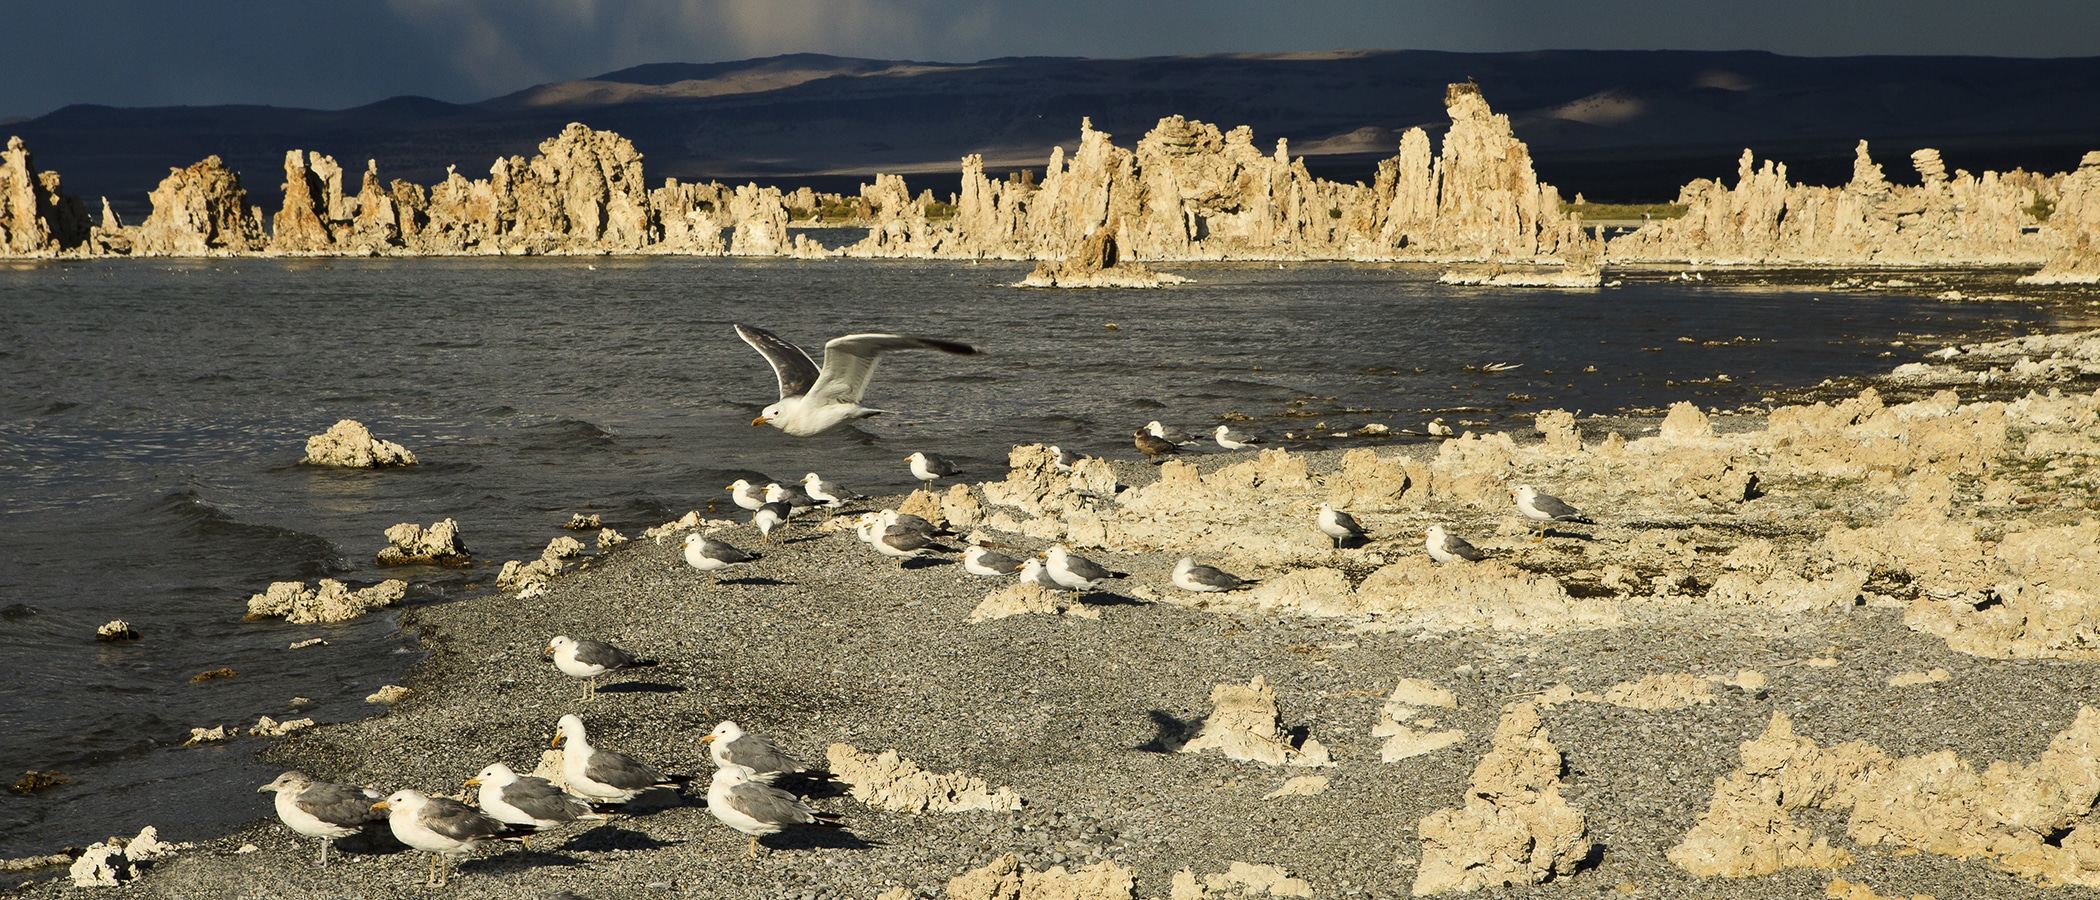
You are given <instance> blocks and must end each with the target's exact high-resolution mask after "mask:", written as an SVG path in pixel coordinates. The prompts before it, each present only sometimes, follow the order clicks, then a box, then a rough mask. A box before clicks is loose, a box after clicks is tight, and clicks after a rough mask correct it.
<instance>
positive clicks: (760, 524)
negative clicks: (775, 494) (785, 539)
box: [751, 502, 795, 543]
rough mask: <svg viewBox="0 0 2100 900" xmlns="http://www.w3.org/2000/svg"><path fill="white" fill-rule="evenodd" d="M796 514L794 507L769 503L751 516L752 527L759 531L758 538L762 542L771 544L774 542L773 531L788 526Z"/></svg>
mask: <svg viewBox="0 0 2100 900" xmlns="http://www.w3.org/2000/svg"><path fill="white" fill-rule="evenodd" d="M794 514H795V508H794V507H792V506H789V505H787V504H785V503H778V502H769V503H766V504H765V505H763V506H760V507H759V508H758V511H757V512H754V513H752V514H751V526H752V527H754V528H757V529H758V536H759V538H760V539H761V540H764V541H766V542H767V543H771V542H772V540H773V529H775V528H779V527H780V526H782V525H786V524H787V522H788V519H789V518H790V517H792V516H794Z"/></svg>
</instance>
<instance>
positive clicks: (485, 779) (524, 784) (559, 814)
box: [466, 763, 605, 847]
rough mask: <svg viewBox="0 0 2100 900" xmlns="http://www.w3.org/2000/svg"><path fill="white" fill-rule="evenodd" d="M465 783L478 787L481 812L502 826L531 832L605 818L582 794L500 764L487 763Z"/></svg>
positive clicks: (477, 798) (477, 795)
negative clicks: (596, 811) (513, 826)
mask: <svg viewBox="0 0 2100 900" xmlns="http://www.w3.org/2000/svg"><path fill="white" fill-rule="evenodd" d="M466 786H467V787H479V788H480V789H481V790H480V792H479V793H477V794H476V795H475V800H476V802H478V803H480V804H481V811H482V812H485V813H488V814H489V816H491V817H492V818H494V819H495V820H496V821H498V822H502V823H503V824H505V825H516V826H518V827H521V828H530V829H532V830H533V832H534V833H538V832H542V831H546V830H547V829H549V828H553V827H555V826H557V825H560V824H561V823H563V822H573V821H576V820H577V819H603V818H605V817H604V816H601V815H597V814H594V813H592V812H591V804H590V803H589V802H587V801H585V800H584V799H583V798H582V797H578V796H576V795H574V794H571V793H569V792H567V791H564V790H562V789H561V788H558V787H555V786H554V782H551V781H548V780H547V779H545V778H540V777H537V776H533V775H519V774H518V773H517V772H515V771H513V770H512V769H511V767H509V766H507V765H504V764H502V763H489V765H488V768H485V769H482V770H481V773H480V774H478V775H475V776H474V777H472V778H469V779H467V783H466ZM521 842H522V841H521ZM526 846H528V847H530V846H531V845H530V844H527V845H526Z"/></svg>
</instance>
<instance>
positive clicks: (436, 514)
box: [0, 258, 2054, 857]
mask: <svg viewBox="0 0 2100 900" xmlns="http://www.w3.org/2000/svg"><path fill="white" fill-rule="evenodd" d="M1169 268H1171V269H1173V270H1174V271H1177V272H1181V273H1184V274H1188V275H1190V276H1192V277H1194V278H1196V279H1198V281H1197V283H1195V284H1191V285H1186V286H1182V287H1177V288H1174V289H1171V290H1165V291H1131V292H1103V291H1066V292H1046V291H1025V290H1018V289H1013V288H1009V287H1005V286H1004V285H1005V284H1006V283H1009V282H1012V281H1015V280H1018V278H1019V277H1020V276H1021V275H1022V274H1025V271H1026V266H1025V265H1023V264H1015V263H1001V264H986V265H972V264H968V263H955V262H925V261H907V262H873V261H845V260H822V261H783V260H754V261H744V260H732V259H688V258H644V259H588V260H587V259H552V260H549V259H426V260H313V261H308V260H195V261H165V260H134V261H100V262H94V263H85V262H81V263H37V264H22V265H17V266H13V267H7V268H0V385H4V386H5V387H4V389H0V563H4V564H0V733H4V734H5V735H6V736H7V738H6V740H5V741H0V775H4V776H5V780H6V781H12V780H13V779H14V778H15V777H18V776H17V774H16V773H20V772H23V771H25V770H29V769H37V770H42V769H50V768H56V769H59V770H62V771H64V772H65V773H66V774H67V775H69V776H70V777H71V778H72V779H73V781H72V783H71V784H69V785H66V786H63V787H57V788H51V789H46V790H42V791H38V792H36V793H34V794H31V795H28V796H22V795H16V794H11V793H0V857H11V856H19V855H26V854H29V853H40V852H49V851H52V850H54V849H56V848H58V847H61V846H64V845H75V846H82V845H85V844H87V843H88V842H90V841H93V840H96V839H99V838H101V837H104V836H107V835H110V834H117V833H126V834H128V833H131V832H135V831H137V830H138V828H139V827H141V826H143V825H147V824H153V825H157V826H159V827H160V829H161V832H162V834H163V836H164V837H168V838H171V839H177V840H181V839H193V838H198V837H203V836H208V835H210V834H213V833H215V832H218V831H222V830H224V829H225V828H226V827H228V826H231V825H233V824H237V823H239V822H243V821H248V820H252V819H256V818H262V817H267V816H269V815H270V808H269V804H268V802H267V798H264V797H260V796H259V795H257V794H255V793H254V788H255V786H256V785H258V784H260V783H262V782H264V781H267V780H268V779H269V778H271V777H272V776H273V775H274V774H275V772H274V770H273V769H272V768H271V767H267V766H264V765H263V764H261V763H258V762H256V761H255V760H254V758H253V757H254V753H255V751H256V750H257V749H258V748H259V747H260V746H262V745H261V743H260V742H259V741H258V740H256V739H253V738H245V737H244V738H241V739H238V740H235V741H232V742H228V743H224V744H213V745H205V746H200V747H191V748H183V747H180V746H179V745H180V744H181V743H182V740H183V739H184V738H185V737H186V736H187V735H188V733H189V729H190V728H192V727H196V726H213V725H239V726H241V727H243V728H244V729H245V728H246V727H247V726H249V725H252V724H253V723H254V722H255V720H256V718H257V717H258V716H260V715H270V716H272V717H275V718H280V719H282V718H288V717H293V716H304V715H312V716H314V717H316V718H318V719H319V720H321V721H324V722H326V721H339V720H342V719H347V718H354V717H357V716H361V715H366V714H369V713H370V712H371V711H372V710H373V707H370V706H367V705H366V704H365V703H363V697H364V696H365V695H366V694H368V693H370V692H371V691H372V690H374V689H375V688H377V687H378V686H379V685H381V684H383V683H386V682H389V681H396V680H399V679H400V678H401V677H402V675H403V673H404V672H405V671H406V669H407V668H408V667H409V666H410V665H412V664H413V663H414V661H415V660H416V659H417V658H418V657H417V653H418V650H417V644H416V640H415V639H414V638H413V637H412V636H409V635H404V634H401V633H399V632H398V631H397V630H396V628H395V625H394V620H393V616H392V615H391V614H387V613H382V614H378V615H373V616H369V617H367V618H365V619H362V620H358V621H355V622H351V623H347V624H342V625H333V626H318V625H303V626H301V625H287V624H284V623H283V622H280V621H262V622H244V621H242V620H241V615H242V613H243V612H244V600H245V598H246V597H247V596H248V595H249V594H251V593H254V592H257V591H260V590H262V589H263V588H265V587H266V586H268V584H269V583H270V582H272V581H280V580H306V581H312V580H313V579H315V578H318V577H323V576H330V577H339V578H343V579H345V580H347V581H350V582H351V583H352V585H353V586H362V585H364V584H368V583H371V582H374V581H377V580H379V579H381V578H384V577H401V578H405V579H407V580H408V581H410V582H411V583H412V584H414V585H415V587H414V588H413V589H412V592H411V599H410V602H417V603H420V602H440V601H442V600H444V599H446V598H452V597H458V596H462V595H464V594H467V593H471V592H473V591H476V590H486V589H487V587H486V586H487V585H488V583H489V582H490V581H492V580H493V575H494V572H495V571H496V569H497V568H498V567H500V565H501V564H502V562H503V561H504V560H506V559H530V558H533V557H536V556H537V555H538V554H539V551H540V549H541V548H542V547H544V546H545V545H546V543H547V542H548V541H549V540H550V539H552V538H554V537H556V536H558V535H561V534H564V533H566V532H564V531H563V530H561V528H560V526H561V525H562V524H564V523H566V522H567V521H568V519H569V517H570V515H571V514H573V513H586V514H589V513H596V514H598V515H600V516H602V517H603V518H604V520H605V522H606V524H608V525H611V526H613V527H615V528H618V529H619V530H621V531H622V532H625V533H627V534H628V535H630V536H633V535H635V534H637V533H638V532H640V531H641V530H642V529H643V528H646V527H649V526H652V525H656V524H659V523H662V522H664V521H667V520H669V519H673V518H676V517H677V516H679V515H681V514H683V513H684V512H685V511H686V510H689V509H694V508H701V509H705V508H706V507H707V505H708V504H709V503H711V502H717V503H720V504H721V505H722V507H723V508H724V509H729V508H730V507H729V506H728V504H727V503H726V501H724V500H723V497H724V492H723V491H722V490H721V488H722V486H723V485H725V484H727V483H729V482H730V481H732V480H734V479H736V478H739V477H745V478H753V479H759V478H767V479H778V480H791V479H799V478H800V477H801V475H802V474H803V473H804V472H808V471H812V470H814V471H818V472H822V473H824V474H825V475H826V476H827V477H831V478H835V479H836V480H838V481H840V482H842V483H844V484H846V485H848V486H850V487H852V488H854V489H856V490H859V491H861V492H863V493H887V492H893V491H902V490H906V489H908V488H909V487H911V486H912V480H911V477H910V475H909V474H908V472H907V471H906V469H905V464H904V462H903V460H902V457H903V456H904V455H905V454H907V453H910V452H911V451H913V450H918V449H930V450H935V451H937V452H940V453H943V454H945V455H948V456H950V457H951V458H953V459H955V460H956V461H957V462H959V463H960V464H961V465H962V466H963V467H964V468H965V469H966V470H968V472H969V474H970V475H971V477H972V478H973V479H976V480H981V479H983V478H988V477H996V476H997V475H998V474H999V473H1001V472H1002V471H1003V468H1004V463H1005V459H1006V452H1007V449H1008V447H1010V446H1011V445H1013V444H1016V443H1023V442H1029V441H1047V442H1053V443H1058V444H1061V445H1063V446H1065V447H1067V448H1073V449H1080V450H1085V451H1089V452H1095V453H1101V454H1112V455H1117V454H1119V455H1126V456H1134V455H1135V451H1133V450H1132V449H1131V448H1130V441H1129V435H1130V432H1131V431H1132V430H1133V429H1135V428H1137V427H1138V426H1140V425H1142V424H1144V423H1145V422H1146V421H1147V420H1150V419H1160V420H1163V421H1165V422H1166V423H1167V424H1169V425H1172V426H1176V427H1180V428H1185V429H1188V430H1191V431H1198V430H1201V431H1207V430H1209V429H1210V428H1211V427H1212V426H1214V425H1216V424H1217V423H1218V422H1220V421H1222V419H1221V417H1222V416H1224V415H1226V414H1227V413H1238V414H1241V415H1246V416H1252V417H1255V419H1256V421H1254V422H1252V423H1250V424H1245V425H1242V426H1240V427H1246V428H1251V429H1252V430H1255V431H1257V432H1263V433H1267V434H1268V435H1270V436H1271V437H1275V436H1279V435H1281V434H1282V433H1284V432H1285V431H1292V430H1303V429H1304V428H1305V427H1306V426H1307V425H1308V424H1309V423H1316V422H1320V421H1324V422H1326V423H1327V425H1328V426H1329V428H1330V429H1331V430H1332V429H1340V428H1352V429H1353V428H1354V427H1356V426H1358V425H1362V424H1364V423H1367V422H1384V423H1387V424H1389V425H1390V426H1391V427H1392V428H1394V429H1396V430H1397V429H1405V428H1419V427H1420V426H1421V425H1422V423H1423V422H1424V421H1426V420H1427V419H1428V418H1429V417H1431V416H1432V415H1442V416H1444V417H1445V418H1446V419H1447V421H1450V422H1454V423H1457V422H1461V421H1466V422H1473V423H1476V426H1475V427H1476V428H1480V429H1483V430H1496V429H1502V428H1508V427H1515V426H1517V425H1519V424H1521V422H1522V420H1525V419H1528V417H1529V415H1530V414H1531V413H1533V412H1535V411H1537V410H1540V409H1546V408H1553V407H1560V408H1568V409H1581V410H1586V411H1591V412H1599V411H1613V410H1620V409H1626V408H1632V407H1651V406H1658V405H1663V404H1667V403H1668V402H1670V401H1673V400H1679V399H1687V398H1691V399H1697V400H1698V401H1699V402H1700V403H1701V404H1702V405H1708V406H1720V407H1736V406H1738V405H1742V404H1756V403H1758V402H1760V400H1761V398H1763V397H1765V396H1767V395H1769V394H1772V393H1774V392H1784V391H1786V390H1789V389H1794V388H1800V387H1803V386H1807V385H1813V384H1815V383H1817V382H1819V381H1821V380H1823V379H1825V378H1830V377H1834V376H1844V375H1857V374H1864V373H1869V372H1878V371H1886V370H1887V369H1889V368H1891V367H1893V366H1894V365H1896V364H1898V363H1902V362H1907V361H1910V360H1913V359H1917V358H1918V354H1919V353H1921V352H1923V351H1926V350H1930V349H1933V348H1935V347H1937V346H1939V345H1940V344H1941V343H1943V342H1946V341H1951V340H1955V339H1958V338H1959V337H1962V336H1967V335H1987V336H1998V335H2002V334H2008V333H2026V332H2028V331H2030V330H2048V329H2050V328H2052V327H2054V323H2052V321H2051V320H2050V318H2049V316H2048V314H2047V313H2045V312H2043V311H2040V310H2037V309H2035V308H2034V307H2032V306H2030V305H2026V304H2004V303H2001V304H1995V305H1992V304H1971V303H1949V302H1941V301H1935V300H1931V299H1928V298H1923V297H1907V296H1896V295H1888V294H1874V295H1861V294H1844V295H1840V294H1831V293H1829V292H1827V291H1820V292H1819V291H1809V290H1790V289H1773V288H1763V289H1742V288H1734V289H1728V288H1720V287H1713V286H1707V285H1704V284H1698V283H1682V282H1664V281H1660V280H1656V281H1648V282H1629V283H1627V284H1625V285H1624V286H1622V287H1620V288H1617V289H1610V290H1603V291H1595V292H1573V293H1555V292H1512V291H1505V290H1490V289H1470V288H1449V287H1441V286H1438V285H1436V284H1434V283H1433V280H1434V278H1435V276H1436V274H1437V272H1436V271H1435V270H1433V269H1423V268H1417V267H1404V266H1352V265H1299V266H1290V267H1277V266H1275V265H1273V264H1268V265H1185V266H1174V267H1169ZM732 322H745V323H750V324H755V325H759V326H762V327H766V328H769V329H772V330H774V331H776V332H778V333H779V334H781V335H782V336H783V337H786V338H788V339H790V340H794V341H797V342H799V343H801V344H802V345H803V346H804V347H805V348H810V349H812V350H813V351H814V350H815V348H817V347H819V346H821V344H822V342H823V341H824V340H825V339H828V338H830V337H834V336H836V335H839V334H843V333H847V332H851V331H866V330H891V331H898V332H905V333H916V334H925V335H932V336H940V337H948V338H954V339H957V340H962V341H967V342H971V343H974V344H977V345H978V346H979V347H981V348H982V349H984V350H985V351H986V353H987V354H988V355H986V356H983V357H971V358H963V357H949V356H943V355H938V354H923V353H921V354H903V355H898V356H895V357H891V358H889V359H887V360H886V361H885V362H884V363H883V364H882V368H881V371H880V372H879V373H878V374H877V376H876V378H875V382H874V385H873V388H872V389H871V390H870V392H869V403H870V404H871V405H874V406H878V407H884V408H889V409H892V410H894V412H893V413H892V414H889V415H884V416H881V417H878V418H875V419H872V420H868V421H867V422H865V423H861V424H860V425H859V426H858V427H855V428H840V429H837V430H835V431H833V432H830V433H827V434H824V435H820V436H817V437H814V438H806V439H798V438H790V437H787V436H785V435H782V434H780V433H779V432H777V431H774V430H773V429H770V428H763V427H761V428H753V427H751V426H750V425H749V424H748V423H749V421H750V420H751V418H752V417H753V416H754V415H756V413H757V410H758V409H759V408H760V407H762V406H763V405H765V404H766V403H768V402H770V401H771V400H773V399H774V382H773V377H772V375H771V373H770V371H768V370H767V369H766V368H765V367H764V365H763V363H762V362H761V360H760V358H759V357H758V356H757V354H755V353H754V352H752V351H751V350H750V349H749V348H748V347H746V346H745V345H744V344H743V343H742V342H741V341H739V340H738V339H737V338H736V337H735V335H734V334H733V333H732V332H731V330H730V327H729V326H730V323H732ZM1111 326H1113V327H1111ZM1926 335H1930V336H1934V337H1924V336H1926ZM1680 338H1692V340H1690V341H1685V340H1680ZM1895 340H1903V341H1905V342H1906V346H1904V347H1899V348H1893V350H1892V348H1891V346H1890V345H1891V342H1892V341H1895ZM1890 352H1893V354H1894V355H1893V356H1892V357H1885V356H1883V355H1882V354H1884V353H1890ZM1487 363H1508V364H1515V365H1519V366H1521V367H1520V368H1516V369H1513V370H1509V371H1505V372H1500V373H1483V372H1481V371H1479V367H1480V366H1481V365H1483V364H1487ZM1720 375H1726V376H1727V379H1726V380H1720V379H1718V378H1717V376H1720ZM1298 411H1305V412H1311V413H1313V415H1311V416H1307V417H1303V418H1296V417H1294V418H1281V417H1278V418H1271V417H1276V416H1280V415H1281V414H1284V413H1287V412H1298ZM341 418H354V419H358V420H360V421H362V422H364V423H365V424H366V425H368V426H370V428H371V429H372V431H373V432H374V433H375V434H376V435H378V436H379V437H381V438H385V439H388V440H393V441H396V442H399V443H401V444H404V445H406V446H407V447H409V448H410V449H411V450H413V451H414V452H415V453H416V454H417V455H418V456H419V457H420V458H421V460H422V464H421V465H419V466H415V467H411V468H405V469H394V470H386V471H339V470H333V469H322V468H315V467H308V466H301V465H299V464H298V460H299V458H300V456H301V455H302V452H303V449H304V444H305V440H306V438H307V437H308V436H310V435H313V434H317V433H319V432H321V431H323V430H325V429H326V428H327V427H328V426H329V425H330V424H332V423H334V422H335V421H336V420H337V419H341ZM1461 427H1463V426H1461ZM1400 439H1401V440H1405V439H1406V438H1400ZM1337 443H1347V442H1346V441H1334V442H1331V443H1330V445H1332V444H1337ZM445 518H453V519H457V520H458V521H459V523H460V525H461V530H462V533H463V536H464V539H465V541H466V543H467V545H468V547H469V548H470V549H471V550H472V551H473V553H474V555H475V558H476V560H477V562H479V563H480V564H479V565H477V566H476V567H475V568H472V569H468V570H464V571H460V570H448V569H433V568H412V569H391V570H381V569H379V568H377V567H375V566H374V564H373V562H372V558H373V554H374V553H376V552H377V551H378V550H379V549H380V548H381V547H382V546H384V544H385V543H386V542H385V538H384V537H383V536H382V532H383V531H384V530H385V529H386V528H387V527H388V526H391V525H393V524H395V523H398V522H416V523H420V524H429V523H431V522H435V521H438V520H440V519H445ZM582 537H584V538H586V539H588V537H589V536H588V535H583V536H582ZM113 618H124V619H127V620H129V621H130V622H132V623H133V625H134V626H135V627H137V628H138V629H139V630H140V631H142V632H143V633H144V634H145V640H143V641H141V642H138V643H134V644H125V645H104V644H97V643H95V641H94V640H93V635H94V631H95V628H96V626H98V625H101V624H102V623H103V622H106V621H108V620H110V619H113ZM316 637H318V638H323V639H325V640H326V641H327V644H326V645H325V646H316V647H308V648H305V649H300V650H290V649H288V647H289V645H290V644H292V643H294V642H297V641H303V640H307V639H310V638H316ZM221 667H227V668H232V669H234V670H235V671H236V672H237V673H238V674H237V675H236V676H235V677H232V678H221V679H216V680H210V681H206V682H203V683H198V684H191V683H190V681H189V679H190V678H191V677H192V676H194V675H196V674H198V673H200V672H203V671H206V670H212V669H218V668H221ZM294 696H301V697H308V698H311V699H312V700H313V701H314V705H313V706H311V707H308V708H307V709H305V710H302V711H299V712H296V713H294V712H293V711H292V710H290V709H288V708H287V701H288V700H289V699H290V698H292V697H294Z"/></svg>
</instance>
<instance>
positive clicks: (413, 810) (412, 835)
mask: <svg viewBox="0 0 2100 900" xmlns="http://www.w3.org/2000/svg"><path fill="white" fill-rule="evenodd" d="M372 808H373V809H383V810H386V824H387V827H388V828H391V829H393V832H394V838H395V839H396V840H399V841H400V842H401V843H404V844H407V845H409V846H411V847H414V848H416V849H417V850H421V851H424V852H426V853H429V854H430V877H429V878H427V879H425V880H424V884H425V885H426V886H430V887H435V886H437V885H441V884H444V883H445V880H444V878H443V877H442V876H443V875H445V874H450V869H451V865H447V866H446V867H445V869H444V870H442V871H441V870H439V869H438V858H439V857H444V858H445V859H446V860H448V861H449V862H450V863H452V864H457V863H458V861H459V859H460V858H461V857H464V856H466V855H467V851H469V850H472V849H474V846H475V845H476V844H479V843H481V842H483V841H488V840H494V839H496V838H504V837H517V836H518V835H519V834H521V833H528V834H529V833H530V832H521V831H519V830H518V829H513V828H511V827H510V826H508V825H505V824H503V823H502V822H499V821H497V820H496V819H495V817H493V816H489V815H485V814H483V813H482V812H481V811H480V810H477V809H475V808H474V807H471V806H468V805H466V804H464V803H461V802H459V801H457V800H452V799H449V798H446V797H432V796H430V795H428V794H425V793H423V792H422V791H407V790H402V791H395V792H394V793H393V794H392V795H390V796H388V797H387V798H386V799H385V800H381V801H379V802H378V803H374V804H372Z"/></svg>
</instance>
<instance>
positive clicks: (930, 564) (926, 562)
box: [897, 556, 955, 569]
mask: <svg viewBox="0 0 2100 900" xmlns="http://www.w3.org/2000/svg"><path fill="white" fill-rule="evenodd" d="M952 565H955V560H952V559H942V558H940V557H938V556H915V557H912V558H911V559H907V560H905V561H904V562H903V563H901V564H899V565H898V566H897V568H900V569H931V568H934V567H936V566H952Z"/></svg>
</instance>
